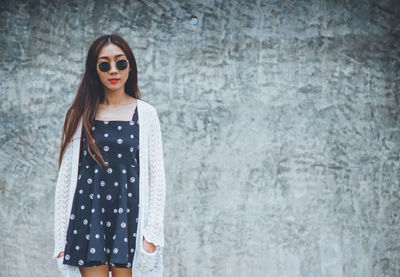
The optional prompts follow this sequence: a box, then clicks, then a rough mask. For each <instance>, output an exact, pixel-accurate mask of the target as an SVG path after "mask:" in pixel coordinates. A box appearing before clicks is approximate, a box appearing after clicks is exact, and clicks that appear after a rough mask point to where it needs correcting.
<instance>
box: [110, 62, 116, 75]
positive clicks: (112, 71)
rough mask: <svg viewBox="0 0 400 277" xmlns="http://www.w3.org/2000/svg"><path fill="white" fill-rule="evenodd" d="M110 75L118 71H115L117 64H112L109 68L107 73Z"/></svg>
mask: <svg viewBox="0 0 400 277" xmlns="http://www.w3.org/2000/svg"><path fill="white" fill-rule="evenodd" d="M109 72H110V73H118V70H117V63H116V62H112V63H111V68H110V71H109Z"/></svg>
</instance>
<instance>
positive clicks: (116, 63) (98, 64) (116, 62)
mask: <svg viewBox="0 0 400 277" xmlns="http://www.w3.org/2000/svg"><path fill="white" fill-rule="evenodd" d="M120 61H126V62H127V65H126V67H125V68H124V69H120V68H119V67H118V62H120ZM102 63H107V64H108V66H109V68H108V70H106V71H103V70H101V69H100V64H102ZM112 63H115V66H116V68H117V70H118V71H124V70H125V69H127V68H128V65H129V60H128V59H122V60H118V61H113V62H107V61H102V62H98V63H97V64H96V66H97V67H98V68H99V70H100V71H101V72H103V73H106V72H108V71H110V69H111V64H112Z"/></svg>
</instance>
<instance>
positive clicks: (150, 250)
mask: <svg viewBox="0 0 400 277" xmlns="http://www.w3.org/2000/svg"><path fill="white" fill-rule="evenodd" d="M143 249H144V251H146V252H147V253H153V252H154V251H156V246H155V245H154V244H153V243H152V242H148V241H147V240H145V238H144V236H143Z"/></svg>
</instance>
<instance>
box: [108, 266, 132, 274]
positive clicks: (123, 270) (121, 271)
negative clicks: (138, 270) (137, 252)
mask: <svg viewBox="0 0 400 277" xmlns="http://www.w3.org/2000/svg"><path fill="white" fill-rule="evenodd" d="M111 271H112V276H113V277H132V268H119V267H115V266H112V267H111Z"/></svg>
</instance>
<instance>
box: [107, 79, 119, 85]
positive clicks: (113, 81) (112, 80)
mask: <svg viewBox="0 0 400 277" xmlns="http://www.w3.org/2000/svg"><path fill="white" fill-rule="evenodd" d="M109 81H110V82H111V83H112V84H115V83H116V82H118V81H119V79H118V78H113V79H109Z"/></svg>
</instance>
